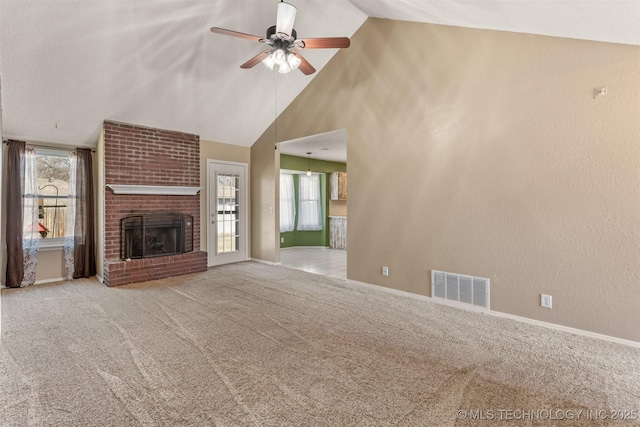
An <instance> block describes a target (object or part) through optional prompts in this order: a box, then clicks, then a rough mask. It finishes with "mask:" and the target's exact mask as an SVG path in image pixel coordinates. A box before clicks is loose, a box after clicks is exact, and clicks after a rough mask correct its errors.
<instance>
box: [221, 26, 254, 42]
mask: <svg viewBox="0 0 640 427" xmlns="http://www.w3.org/2000/svg"><path fill="white" fill-rule="evenodd" d="M211 32H212V33H217V34H222V35H224V36H231V37H239V38H241V39H247V40H251V41H253V42H260V40H262V37H258V36H253V35H251V34H245V33H239V32H238V31H231V30H225V29H224V28H218V27H211Z"/></svg>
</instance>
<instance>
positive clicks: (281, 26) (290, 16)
mask: <svg viewBox="0 0 640 427" xmlns="http://www.w3.org/2000/svg"><path fill="white" fill-rule="evenodd" d="M295 19H296V7H295V6H294V5H292V4H289V3H285V2H284V1H281V2H280V3H278V15H277V16H276V34H277V33H284V34H286V35H288V36H290V35H291V34H292V33H293V21H295Z"/></svg>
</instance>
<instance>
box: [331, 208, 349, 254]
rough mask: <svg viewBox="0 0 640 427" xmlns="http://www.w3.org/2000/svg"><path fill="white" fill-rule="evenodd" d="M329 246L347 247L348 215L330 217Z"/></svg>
mask: <svg viewBox="0 0 640 427" xmlns="http://www.w3.org/2000/svg"><path fill="white" fill-rule="evenodd" d="M329 247H330V248H331V249H347V217H345V216H330V217H329Z"/></svg>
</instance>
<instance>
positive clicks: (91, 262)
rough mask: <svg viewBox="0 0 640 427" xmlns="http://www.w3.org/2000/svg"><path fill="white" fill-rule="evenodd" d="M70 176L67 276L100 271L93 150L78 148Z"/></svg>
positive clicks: (72, 160) (65, 245)
mask: <svg viewBox="0 0 640 427" xmlns="http://www.w3.org/2000/svg"><path fill="white" fill-rule="evenodd" d="M69 159H70V163H69V167H70V179H69V193H68V202H67V224H66V235H65V244H64V259H65V268H66V274H67V279H78V278H80V277H89V276H94V275H95V274H96V255H95V220H94V216H95V209H94V195H93V168H92V163H91V150H89V149H85V148H78V149H77V150H76V153H75V154H73V153H72V154H71V155H70V156H69Z"/></svg>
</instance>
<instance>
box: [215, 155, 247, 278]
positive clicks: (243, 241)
mask: <svg viewBox="0 0 640 427" xmlns="http://www.w3.org/2000/svg"><path fill="white" fill-rule="evenodd" d="M207 163H208V164H207V167H208V186H207V195H208V197H207V198H208V204H209V209H208V212H207V220H208V221H207V228H208V231H207V233H208V252H209V266H213V265H220V264H229V263H232V262H238V261H245V260H246V259H247V236H246V230H247V224H246V222H247V206H246V205H247V202H246V200H247V194H246V173H247V165H246V164H242V163H226V162H225V163H220V162H214V161H211V160H209V161H208V162H207Z"/></svg>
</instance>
